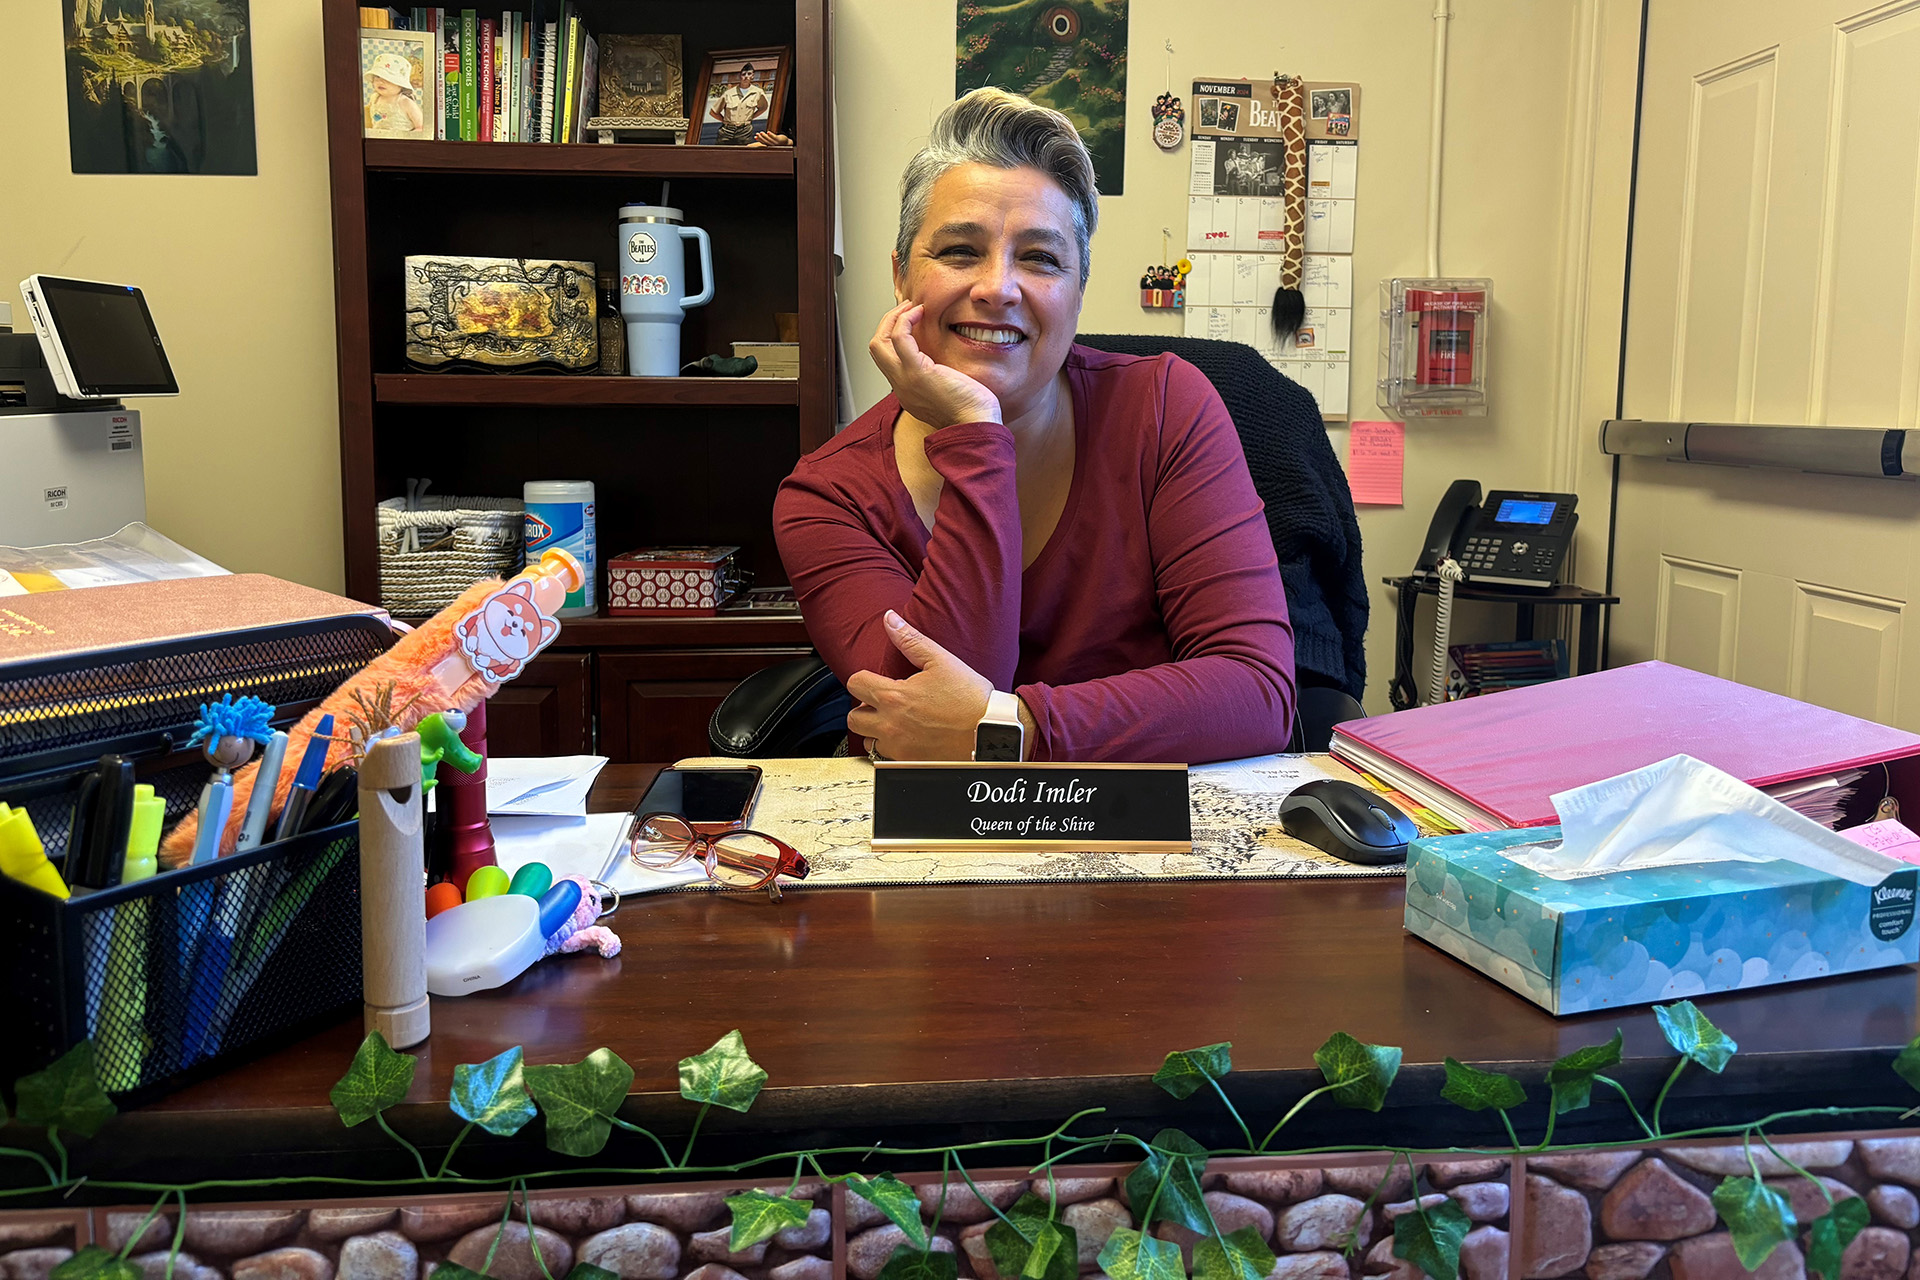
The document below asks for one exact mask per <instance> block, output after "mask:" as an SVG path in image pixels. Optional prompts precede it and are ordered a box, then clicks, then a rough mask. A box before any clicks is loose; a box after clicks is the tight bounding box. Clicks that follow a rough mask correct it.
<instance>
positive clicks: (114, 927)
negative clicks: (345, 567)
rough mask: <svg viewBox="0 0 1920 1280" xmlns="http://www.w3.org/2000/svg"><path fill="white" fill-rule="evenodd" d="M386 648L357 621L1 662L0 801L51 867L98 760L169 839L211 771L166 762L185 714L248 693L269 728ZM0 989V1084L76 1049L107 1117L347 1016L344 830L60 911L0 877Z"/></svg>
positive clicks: (349, 943)
mask: <svg viewBox="0 0 1920 1280" xmlns="http://www.w3.org/2000/svg"><path fill="white" fill-rule="evenodd" d="M99 590H111V589H107V588H101V589H99ZM103 603H104V601H103ZM392 641H393V636H392V634H391V633H390V632H389V631H388V629H387V628H386V627H385V625H383V624H382V623H381V622H380V621H379V620H378V619H377V618H375V617H372V616H368V615H365V614H360V615H349V616H342V617H338V618H327V619H318V620H314V619H309V620H304V621H300V622H294V623H287V624H283V625H277V626H265V627H255V628H250V629H248V630H244V631H236V632H231V633H226V634H222V635H216V636H197V637H194V638H192V639H188V640H174V641H168V642H164V643H156V644H152V645H145V646H138V647H132V648H118V649H114V650H111V651H108V652H104V653H101V652H96V653H92V654H84V655H78V656H76V657H73V658H58V657H56V658H50V659H41V660H37V661H33V662H28V663H20V664H13V665H5V666H0V801H5V802H7V803H9V804H12V805H14V806H15V807H24V808H25V809H26V810H27V812H28V813H29V815H30V816H31V817H32V819H33V822H34V826H35V828H36V830H37V831H38V833H39V835H40V838H41V840H42V842H43V843H44V844H45V845H46V849H47V856H48V857H49V858H51V859H52V860H53V861H54V863H55V865H56V866H61V867H62V869H63V871H64V865H63V862H62V860H63V858H64V854H65V845H66V838H67V832H68V828H69V825H70V822H71V812H72V804H73V795H74V790H75V787H76V786H77V783H78V780H79V778H80V776H81V775H83V774H84V773H86V772H87V771H88V770H90V769H91V768H93V767H94V765H95V763H96V762H97V760H98V757H99V756H100V755H101V754H102V753H105V752H109V751H113V752H119V753H121V754H123V755H126V756H128V757H129V758H131V759H133V760H134V761H135V770H136V774H137V776H138V778H139V780H140V781H141V782H144V783H149V784H151V785H152V786H153V788H154V792H155V794H156V795H158V796H160V797H163V798H164V799H165V801H166V806H167V816H166V820H167V825H168V826H169V827H171V825H172V824H173V823H174V822H176V821H178V820H179V819H180V818H181V817H182V816H184V815H185V814H187V813H189V812H190V811H192V809H193V808H194V806H195V805H196V804H197V803H198V802H199V797H200V788H201V786H202V784H203V783H205V781H206V779H207V776H208V773H209V767H208V765H207V764H206V763H205V761H204V760H203V759H202V758H201V757H200V755H199V752H198V750H197V749H195V750H194V751H192V752H186V751H184V750H182V747H183V744H184V743H185V742H186V740H187V738H188V737H189V736H190V735H191V733H192V731H193V722H194V719H195V717H196V716H197V715H198V713H199V708H200V704H201V703H203V702H207V701H211V700H214V699H217V698H219V697H220V696H222V695H223V694H225V693H229V692H230V693H232V694H234V696H236V697H238V696H240V695H242V694H252V695H253V696H255V697H258V698H261V699H263V700H265V701H267V702H269V703H272V704H273V705H274V706H275V707H276V708H278V709H279V710H280V712H282V713H284V714H276V716H275V719H274V724H275V726H276V727H279V728H285V727H288V726H289V725H290V724H291V723H292V722H293V721H294V719H295V718H297V717H298V716H299V715H301V714H304V712H305V711H306V710H307V709H308V708H309V707H311V706H312V705H313V704H314V703H315V702H317V701H318V700H320V699H321V698H324V697H325V696H326V695H328V694H330V693H332V692H333V690H334V689H335V688H336V687H338V686H339V684H340V683H341V682H342V681H343V680H345V679H346V678H347V677H348V676H350V675H352V674H353V673H354V672H356V671H358V670H360V669H361V668H362V667H364V666H366V665H367V663H369V662H371V661H372V660H373V659H374V658H375V657H377V656H379V654H381V653H382V652H384V651H385V650H386V648H387V647H388V646H389V645H390V644H391V643H392ZM294 763H295V762H294V761H293V760H291V759H289V761H288V765H287V767H288V768H289V769H291V768H292V767H293V765H294ZM0 973H4V974H5V975H6V976H5V979H4V982H5V986H4V990H5V993H6V1003H7V1010H6V1011H7V1014H8V1018H7V1023H8V1028H9V1034H8V1035H6V1036H4V1037H0V1081H6V1082H11V1081H12V1080H14V1079H17V1078H18V1077H20V1076H21V1075H24V1074H27V1073H28V1072H31V1071H36V1070H38V1069H40V1068H41V1067H44V1066H46V1065H47V1064H48V1063H50V1062H52V1061H53V1060H54V1059H55V1058H58V1057H59V1056H60V1055H61V1054H62V1053H64V1052H66V1051H67V1050H68V1049H70V1048H72V1047H73V1046H74V1045H76V1044H78V1043H80V1042H81V1041H82V1040H86V1039H89V1038H91V1039H92V1041H93V1045H94V1053H95V1062H96V1067H97V1069H98V1071H99V1074H100V1078H101V1082H102V1084H103V1085H104V1086H105V1087H106V1089H107V1091H108V1092H109V1093H110V1094H111V1095H113V1097H114V1099H115V1101H116V1102H118V1103H120V1104H121V1105H131V1104H137V1103H139V1102H141V1101H145V1100H148V1099H151V1098H154V1097H158V1096H160V1095H161V1094H164V1093H167V1092H169V1091H171V1090H173V1089H176V1088H179V1087H180V1086H181V1085H183V1084H185V1083H187V1082H188V1081H190V1080H192V1079H195V1078H198V1077H201V1076H205V1075H209V1074H213V1073H214V1072H217V1071H219V1070H222V1069H224V1068H225V1067H228V1066H231V1065H232V1064H233V1063H234V1062H235V1061H237V1060H239V1059H240V1058H243V1057H248V1056H253V1055H255V1054H257V1053H259V1052H262V1051H264V1050H265V1049H267V1048H270V1047H272V1046H274V1045H276V1044H279V1043H284V1042H286V1041H289V1040H291V1039H293V1038H295V1037H297V1036H298V1035H299V1034H300V1033H301V1032H303V1031H306V1030H309V1029H311V1028H313V1027H315V1026H318V1025H321V1024H323V1023H325V1022H327V1021H331V1020H333V1019H335V1018H337V1017H338V1016H339V1015H340V1014H341V1013H342V1012H343V1011H344V1010H346V1009H348V1008H350V1007H352V1006H354V1005H357V1004H358V1003H359V1001H360V998H361V989H360V988H361V984H360V858H359V826H358V823H357V822H346V823H342V824H340V825H338V826H334V827H330V828H326V829H324V830H319V831H312V832H308V833H304V834H302V835H300V836H297V837H295V838H293V839H290V840H285V841H279V842H274V843H269V844H266V845H263V846H261V847H260V848H258V849H254V850H250V851H248V852H246V853H241V854H234V855H232V856H229V857H225V858H218V859H215V860H214V861H212V862H209V863H206V864H203V865H201V866H198V867H187V868H181V869H179V870H176V871H166V870H162V871H161V872H160V873H159V874H158V875H156V876H154V877H152V878H151V879H148V880H143V881H137V882H135V883H132V884H123V885H120V886H118V887H115V888H111V889H103V890H98V891H87V890H82V889H75V890H74V892H73V896H72V897H71V898H69V899H67V900H66V901H61V900H60V899H58V898H55V897H53V896H52V895H50V894H46V893H42V892H40V891H38V890H36V889H33V888H30V887H28V886H26V885H24V884H21V883H19V882H17V881H15V880H12V879H9V878H7V877H4V876H0Z"/></svg>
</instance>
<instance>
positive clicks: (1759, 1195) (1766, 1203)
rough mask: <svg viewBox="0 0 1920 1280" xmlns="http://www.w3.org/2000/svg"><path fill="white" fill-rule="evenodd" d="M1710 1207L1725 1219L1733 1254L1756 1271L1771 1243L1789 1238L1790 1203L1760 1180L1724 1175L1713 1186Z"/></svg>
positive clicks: (1782, 1242)
mask: <svg viewBox="0 0 1920 1280" xmlns="http://www.w3.org/2000/svg"><path fill="white" fill-rule="evenodd" d="M1713 1207H1714V1208H1716V1209H1718V1210H1719V1211H1720V1216H1721V1217H1722V1218H1725V1219H1726V1221H1727V1229H1728V1230H1729V1231H1731V1232H1732V1233H1733V1252H1734V1256H1736V1257H1738V1258H1739V1259H1740V1265H1741V1266H1743V1267H1745V1268H1746V1269H1747V1270H1748V1271H1758V1270H1759V1269H1760V1264H1761V1263H1763V1262H1765V1261H1766V1260H1767V1257H1768V1255H1770V1254H1771V1253H1772V1252H1773V1248H1774V1246H1775V1245H1778V1244H1784V1243H1786V1242H1787V1241H1789V1240H1791V1239H1793V1235H1794V1218H1793V1206H1791V1205H1790V1204H1788V1203H1787V1198H1786V1197H1785V1196H1783V1195H1781V1194H1780V1193H1779V1192H1778V1191H1775V1190H1774V1189H1773V1188H1772V1187H1769V1186H1767V1185H1766V1184H1765V1183H1764V1182H1755V1181H1754V1180H1753V1179H1752V1178H1727V1179H1725V1180H1723V1181H1722V1182H1721V1183H1720V1185H1719V1186H1717V1187H1715V1188H1714V1189H1713Z"/></svg>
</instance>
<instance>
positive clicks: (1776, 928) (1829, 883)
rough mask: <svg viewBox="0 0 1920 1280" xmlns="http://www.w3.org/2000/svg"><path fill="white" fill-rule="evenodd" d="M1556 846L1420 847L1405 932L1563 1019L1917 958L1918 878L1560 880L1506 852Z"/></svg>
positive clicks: (1714, 869)
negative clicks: (1867, 881)
mask: <svg viewBox="0 0 1920 1280" xmlns="http://www.w3.org/2000/svg"><path fill="white" fill-rule="evenodd" d="M1559 838H1560V828H1559V827H1557V826H1555V827H1529V828H1526V829H1524V830H1520V831H1487V832H1473V833H1470V834H1467V835H1458V836H1439V837H1431V838H1427V837H1423V838H1421V839H1418V840H1415V841H1414V842H1413V844H1412V846H1411V847H1410V848H1409V849H1408V851H1407V915H1406V925H1407V930H1408V931H1409V932H1410V933H1413V934H1415V935H1417V936H1418V937H1421V938H1424V939H1426V940H1427V941H1428V942H1431V943H1432V944H1433V945H1434V946H1436V947H1439V948H1440V949H1441V950H1442V951H1445V952H1446V953H1447V954H1448V955H1451V956H1453V957H1454V958H1455V959H1458V960H1464V961H1465V962H1466V963H1468V964H1470V965H1472V966H1473V967H1474V968H1476V969H1478V970H1480V972H1482V973H1484V974H1486V975H1487V976H1488V977H1490V978H1493V979H1494V980H1495V981H1497V982H1500V983H1503V984H1504V985H1506V986H1508V987H1511V988H1513V989H1514V990H1515V991H1517V992H1519V993H1520V994H1521V995H1523V996H1525V997H1526V998H1527V999H1529V1000H1531V1001H1533V1002H1534V1003H1535V1004H1537V1005H1539V1006H1540V1007H1542V1008H1543V1009H1546V1010H1547V1011H1548V1012H1549V1013H1556V1014H1560V1013H1582V1012H1585V1011H1587V1010H1590V1009H1608V1008H1618V1007H1620V1006H1623V1005H1634V1004H1649V1003H1652V1002H1655V1001H1663V1000H1676V999H1680V998H1683V997H1689V996H1696V995H1701V994H1703V993H1710V992H1714V991H1730V990H1733V989H1735V988H1738V987H1762V986H1768V985H1770V984H1772V983H1776V982H1799V981H1801V980H1802V979H1805V978H1821V977H1825V976H1827V975H1828V974H1834V973H1858V972H1860V971H1862V970H1866V969H1882V968H1887V967H1889V966H1892V965H1902V964H1912V963H1914V961H1915V960H1916V959H1920V930H1916V929H1915V928H1914V927H1913V917H1914V892H1915V888H1916V881H1920V869H1912V870H1902V871H1896V872H1894V873H1893V874H1892V875H1890V876H1888V877H1887V878H1886V879H1885V880H1884V881H1882V882H1881V883H1880V884H1879V885H1877V886H1874V887H1872V888H1869V887H1867V886H1865V885H1858V884H1854V883H1853V882H1851V881H1848V880H1841V879H1838V878H1837V877H1834V876H1830V875H1827V874H1825V873H1822V872H1819V871H1812V870H1809V869H1808V868H1806V867H1803V866H1800V865H1799V864H1797V863H1792V862H1782V861H1774V862H1714V863H1692V864H1688V865H1684V866H1668V867H1645V868H1640V869H1637V870H1630V871H1608V872H1603V873H1601V874H1598V875H1591V876H1586V877H1583V878H1581V879H1576V880H1555V879H1552V878H1551V877H1548V876H1543V875H1541V874H1540V873H1538V872H1536V871H1533V870H1530V869H1529V868H1526V867H1523V866H1521V865H1519V864H1518V863H1515V862H1510V861H1508V860H1507V858H1506V857H1505V856H1504V855H1503V854H1502V852H1501V851H1502V850H1504V849H1510V848H1513V847H1514V846H1516V845H1522V844H1539V843H1543V842H1546V841H1550V840H1557V839H1559Z"/></svg>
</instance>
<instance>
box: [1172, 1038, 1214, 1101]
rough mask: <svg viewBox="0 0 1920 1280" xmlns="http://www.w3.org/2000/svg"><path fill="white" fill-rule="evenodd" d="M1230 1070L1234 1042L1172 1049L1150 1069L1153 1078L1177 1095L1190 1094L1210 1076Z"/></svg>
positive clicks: (1210, 1077) (1209, 1078) (1185, 1096)
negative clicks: (1156, 1065) (1161, 1060)
mask: <svg viewBox="0 0 1920 1280" xmlns="http://www.w3.org/2000/svg"><path fill="white" fill-rule="evenodd" d="M1232 1070H1233V1042H1232V1041H1230V1040H1228V1041H1222V1042H1221V1043H1220V1044H1203V1045H1201V1046H1200V1047H1199V1048H1198V1049H1175V1050H1174V1051H1173V1052H1172V1053H1170V1054H1168V1055H1167V1060H1166V1061H1165V1062H1163V1063H1161V1064H1160V1069H1159V1070H1158V1071H1156V1072H1154V1073H1153V1082H1154V1083H1155V1084H1157V1085H1159V1086H1160V1087H1161V1088H1162V1089H1165V1090H1166V1091H1167V1092H1168V1093H1170V1094H1172V1095H1173V1096H1174V1097H1176V1098H1191V1097H1192V1096H1193V1093H1194V1090H1196V1089H1198V1088H1199V1087H1200V1086H1201V1085H1203V1084H1205V1083H1206V1082H1207V1081H1209V1080H1219V1079H1222V1078H1224V1077H1225V1076H1226V1074H1227V1073H1228V1072H1229V1071H1232Z"/></svg>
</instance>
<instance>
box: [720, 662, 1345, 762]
mask: <svg viewBox="0 0 1920 1280" xmlns="http://www.w3.org/2000/svg"><path fill="white" fill-rule="evenodd" d="M851 710H853V699H852V698H850V697H848V696H847V691H846V690H845V689H843V688H842V687H841V686H840V681H839V680H837V679H835V678H834V674H833V671H832V670H831V669H830V668H829V667H828V666H827V664H826V663H824V662H822V661H821V660H820V657H819V655H818V654H814V655H812V656H809V657H805V658H795V659H793V660H792V661H791V662H781V663H777V664H775V665H774V666H771V667H764V668H762V669H761V670H759V671H756V672H754V673H753V674H752V675H750V676H748V677H747V678H746V679H745V680H742V681H741V682H740V683H739V684H738V685H736V686H734V689H733V691H732V692H731V693H729V694H728V695H727V696H726V697H725V698H724V699H722V700H721V703H720V705H719V706H718V707H716V708H715V709H714V712H713V718H712V719H711V720H709V721H708V722H707V740H708V742H709V743H710V744H711V745H712V747H713V752H714V754H715V755H721V756H736V757H739V758H741V759H755V758H759V757H794V756H830V755H833V754H834V753H835V752H837V751H839V750H840V746H841V744H842V743H843V742H845V741H846V737H847V713H848V712H849V711H851ZM1365 715H1366V712H1365V711H1364V710H1362V709H1361V706H1360V704H1359V703H1358V702H1356V701H1354V699H1353V696H1352V695H1351V694H1349V693H1347V692H1346V691H1345V690H1344V689H1330V688H1328V687H1326V686H1325V685H1308V684H1303V685H1301V686H1300V689H1299V693H1298V697H1297V698H1296V699H1295V705H1294V713H1293V738H1292V741H1291V742H1289V743H1288V745H1287V750H1289V751H1325V750H1326V749H1327V745H1328V744H1329V743H1330V742H1331V741H1332V739H1333V726H1335V725H1337V724H1342V723H1344V722H1346V721H1348V720H1358V719H1360V718H1362V717H1363V716H1365Z"/></svg>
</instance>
